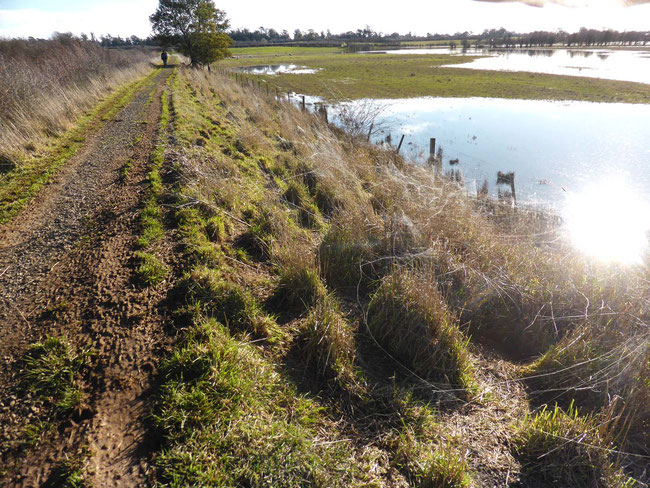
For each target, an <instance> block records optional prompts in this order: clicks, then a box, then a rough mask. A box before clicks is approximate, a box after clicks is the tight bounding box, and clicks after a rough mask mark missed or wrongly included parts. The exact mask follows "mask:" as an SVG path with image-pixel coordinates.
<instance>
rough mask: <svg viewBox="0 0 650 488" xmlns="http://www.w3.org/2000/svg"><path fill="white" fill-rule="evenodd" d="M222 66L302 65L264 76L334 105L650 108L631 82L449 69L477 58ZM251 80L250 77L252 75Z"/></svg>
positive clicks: (241, 53) (294, 59) (311, 55)
mask: <svg viewBox="0 0 650 488" xmlns="http://www.w3.org/2000/svg"><path fill="white" fill-rule="evenodd" d="M232 51H233V56H235V57H234V58H230V59H226V60H224V61H221V62H220V63H219V64H220V65H221V66H222V67H227V68H235V67H239V66H254V65H264V64H296V65H300V66H306V67H308V68H314V69H317V70H318V71H317V72H316V73H314V74H280V75H275V76H259V77H257V78H260V79H262V80H264V81H266V82H268V83H270V84H271V85H274V86H277V87H278V88H280V89H281V90H283V91H294V92H297V93H304V94H307V95H319V96H322V97H325V98H327V99H329V100H342V99H358V98H409V97H421V96H435V97H490V98H518V99H530V100H584V101H593V102H625V103H650V85H647V84H643V83H632V82H626V81H615V80H602V79H596V78H582V77H576V76H558V75H546V74H539V73H527V72H505V71H487V70H473V69H466V68H445V67H443V66H444V65H452V64H460V63H467V62H470V61H472V60H473V59H476V57H472V56H463V57H461V56H451V55H444V54H440V55H430V56H429V55H404V54H351V53H344V52H342V50H341V49H337V48H300V47H256V48H236V49H233V50H232ZM249 77H250V76H249Z"/></svg>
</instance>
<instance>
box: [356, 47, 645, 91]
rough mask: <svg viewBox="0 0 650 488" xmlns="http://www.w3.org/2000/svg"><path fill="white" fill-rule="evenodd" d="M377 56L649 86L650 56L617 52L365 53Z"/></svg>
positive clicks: (438, 49)
mask: <svg viewBox="0 0 650 488" xmlns="http://www.w3.org/2000/svg"><path fill="white" fill-rule="evenodd" d="M365 53H375V54H400V55H410V54H418V55H443V54H445V55H454V56H483V57H482V58H479V59H476V60H474V61H471V62H469V63H462V64H451V65H448V66H446V67H448V68H470V69H485V70H495V71H527V72H532V73H547V74H555V75H569V76H587V77H591V78H605V79H610V80H623V81H636V82H639V83H650V53H649V52H648V51H632V50H618V49H544V48H534V49H475V48H470V49H461V48H459V47H457V48H454V49H450V48H449V47H432V48H426V49H395V50H387V51H366V52H365Z"/></svg>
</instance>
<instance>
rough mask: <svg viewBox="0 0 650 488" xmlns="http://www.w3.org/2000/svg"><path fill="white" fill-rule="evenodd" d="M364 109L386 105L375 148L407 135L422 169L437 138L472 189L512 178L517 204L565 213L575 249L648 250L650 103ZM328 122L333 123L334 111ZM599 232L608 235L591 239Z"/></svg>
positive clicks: (610, 255) (611, 253)
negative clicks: (499, 174)
mask: <svg viewBox="0 0 650 488" xmlns="http://www.w3.org/2000/svg"><path fill="white" fill-rule="evenodd" d="M368 103H372V104H378V105H380V106H381V107H382V112H381V115H380V116H379V117H378V118H377V121H376V122H377V125H378V126H380V127H381V126H383V128H382V129H381V130H380V131H378V133H377V134H376V135H375V136H374V141H375V142H378V143H379V142H381V141H384V140H385V138H386V137H387V136H388V135H389V134H390V136H391V139H392V144H393V145H394V146H396V145H397V144H398V143H399V140H400V138H401V136H402V134H404V135H405V139H404V144H403V146H402V154H404V155H405V156H407V157H408V158H411V159H414V160H416V161H421V162H423V161H425V160H426V158H427V157H428V152H429V139H430V138H432V137H434V138H436V143H437V147H440V146H442V150H443V158H442V160H443V171H448V170H450V169H452V168H453V169H455V170H460V171H461V172H462V173H463V176H464V179H465V182H466V188H467V190H468V191H469V192H471V193H475V192H476V188H477V185H481V184H482V182H483V181H485V180H487V182H488V185H489V188H490V193H491V194H493V195H494V194H495V193H496V192H497V184H496V183H497V182H496V180H497V172H498V171H502V172H510V171H514V172H515V185H516V193H517V198H518V200H519V202H523V203H531V204H537V205H541V206H546V207H550V208H552V209H553V210H554V211H556V212H557V213H559V214H560V215H561V216H562V217H563V218H564V220H565V222H566V224H567V228H568V229H569V230H570V233H571V238H572V240H574V242H575V243H576V245H577V246H578V247H579V248H581V249H584V250H585V251H586V252H588V253H590V254H593V255H596V256H598V257H602V258H603V259H615V260H619V261H626V262H636V261H638V260H639V259H640V255H641V252H642V250H644V249H647V248H648V236H649V235H650V234H648V231H649V230H650V105H632V104H609V103H591V102H557V101H531V100H503V99H486V98H430V97H426V98H416V99H397V100H375V101H372V102H369V101H367V100H366V101H363V100H361V101H354V102H348V104H352V105H354V104H356V105H357V106H362V105H363V104H368ZM330 118H331V119H333V120H334V122H335V123H336V108H334V109H333V110H332V115H331V116H330ZM454 160H458V162H457V163H456V162H455V161H454ZM450 161H454V163H455V164H453V166H452V165H451V164H450ZM503 189H504V190H505V189H506V188H503ZM595 231H599V232H601V233H603V232H604V233H603V234H602V235H600V234H597V235H592V234H590V233H589V232H595ZM589 246H591V247H593V246H596V248H595V249H590V248H589Z"/></svg>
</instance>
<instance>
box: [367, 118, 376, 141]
mask: <svg viewBox="0 0 650 488" xmlns="http://www.w3.org/2000/svg"><path fill="white" fill-rule="evenodd" d="M374 128H375V123H374V122H372V123H371V124H370V129H369V130H368V141H369V142H370V136H371V135H372V129H374Z"/></svg>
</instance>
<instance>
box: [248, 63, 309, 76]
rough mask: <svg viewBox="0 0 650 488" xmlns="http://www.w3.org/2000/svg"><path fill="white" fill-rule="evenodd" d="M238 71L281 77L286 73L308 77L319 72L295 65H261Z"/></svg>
mask: <svg viewBox="0 0 650 488" xmlns="http://www.w3.org/2000/svg"><path fill="white" fill-rule="evenodd" d="M237 70H238V71H242V72H244V73H249V74H251V75H279V74H286V73H290V74H294V75H306V74H314V73H316V72H317V71H318V70H317V69H311V68H307V67H306V66H297V65H295V64H261V65H257V66H242V67H240V68H237Z"/></svg>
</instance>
